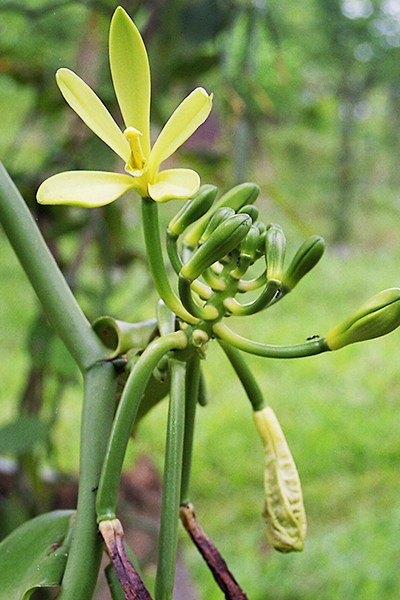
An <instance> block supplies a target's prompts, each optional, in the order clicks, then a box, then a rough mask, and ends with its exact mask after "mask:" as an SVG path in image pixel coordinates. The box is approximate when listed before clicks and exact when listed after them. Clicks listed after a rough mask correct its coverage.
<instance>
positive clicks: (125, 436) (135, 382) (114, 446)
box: [96, 331, 188, 522]
mask: <svg viewBox="0 0 400 600" xmlns="http://www.w3.org/2000/svg"><path fill="white" fill-rule="evenodd" d="M187 344H188V338H187V336H186V334H185V333H184V332H183V331H177V332H175V333H171V334H169V335H166V336H163V337H160V338H157V339H155V340H154V341H153V342H151V344H149V346H147V348H146V350H145V351H144V352H143V354H142V355H141V357H140V358H139V360H138V361H137V363H136V364H135V366H134V368H133V369H132V371H131V372H130V375H129V377H128V380H127V382H126V384H125V388H124V391H123V393H122V396H121V399H120V402H119V405H118V410H117V413H116V415H115V419H114V424H113V427H112V432H111V436H110V440H109V444H108V448H107V453H106V457H105V460H104V464H103V469H102V472H101V477H100V483H99V490H98V493H97V503H96V508H97V521H98V522H100V521H103V520H107V519H108V520H111V519H114V518H115V510H116V504H117V495H118V486H119V480H120V476H121V471H122V465H123V462H124V457H125V451H126V447H127V445H128V441H129V438H130V434H131V431H132V427H133V424H134V421H135V417H136V414H137V410H138V408H139V404H140V402H141V400H142V396H143V394H144V391H145V389H146V385H147V383H148V381H149V379H150V376H151V374H152V372H153V370H154V369H155V368H156V366H157V363H158V361H159V360H160V359H161V358H162V357H163V356H164V355H165V354H166V353H167V352H169V351H170V350H183V349H184V348H186V346H187Z"/></svg>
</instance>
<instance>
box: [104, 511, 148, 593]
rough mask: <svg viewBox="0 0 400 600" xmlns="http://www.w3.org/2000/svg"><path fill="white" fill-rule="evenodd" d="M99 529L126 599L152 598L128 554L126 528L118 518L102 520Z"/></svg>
mask: <svg viewBox="0 0 400 600" xmlns="http://www.w3.org/2000/svg"><path fill="white" fill-rule="evenodd" d="M99 530H100V533H101V535H102V536H103V539H104V541H105V544H106V547H107V552H108V555H109V557H110V558H111V560H112V561H113V564H114V567H115V570H116V572H117V575H118V579H119V582H120V584H121V586H122V589H123V590H124V594H125V598H126V600H152V597H151V596H150V594H149V592H148V591H147V589H146V586H145V585H144V583H143V581H142V580H141V578H140V576H139V573H138V572H137V571H136V569H135V567H134V566H133V565H132V563H131V561H130V560H129V558H128V555H127V554H126V550H125V545H124V530H123V529H122V525H121V523H120V521H119V520H118V519H112V520H110V521H101V523H100V524H99Z"/></svg>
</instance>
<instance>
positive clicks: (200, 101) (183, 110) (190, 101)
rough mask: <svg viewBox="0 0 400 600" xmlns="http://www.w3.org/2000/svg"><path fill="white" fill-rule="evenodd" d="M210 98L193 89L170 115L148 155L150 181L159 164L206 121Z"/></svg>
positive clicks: (202, 91)
mask: <svg viewBox="0 0 400 600" xmlns="http://www.w3.org/2000/svg"><path fill="white" fill-rule="evenodd" d="M211 107H212V96H209V95H208V94H207V92H206V91H205V90H204V89H203V88H197V89H195V90H194V91H193V92H192V93H191V94H189V96H187V98H185V100H183V102H181V104H180V105H179V106H178V108H177V109H176V110H175V112H174V113H173V114H172V115H171V117H170V118H169V120H168V121H167V123H166V124H165V126H164V128H163V130H162V131H161V133H160V135H159V136H158V138H157V140H156V142H155V144H154V146H153V149H152V151H151V155H150V161H149V172H150V175H149V177H150V179H152V178H153V177H154V176H155V174H156V172H157V169H158V167H159V166H160V164H161V163H162V162H163V161H164V160H165V159H166V158H168V157H169V156H171V154H173V153H174V152H175V150H176V149H177V148H179V146H181V145H182V144H183V142H185V141H186V140H187V139H188V138H189V137H190V136H191V135H192V134H193V133H194V132H195V131H196V129H197V128H198V127H199V126H200V125H201V124H202V123H203V122H204V121H205V120H206V119H207V117H208V115H209V114H210V111H211Z"/></svg>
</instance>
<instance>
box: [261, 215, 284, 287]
mask: <svg viewBox="0 0 400 600" xmlns="http://www.w3.org/2000/svg"><path fill="white" fill-rule="evenodd" d="M285 251H286V237H285V234H284V233H283V230H282V227H280V225H270V226H269V227H268V229H267V237H266V240H265V260H266V263H267V279H277V280H278V281H281V280H282V275H283V263H284V260H285Z"/></svg>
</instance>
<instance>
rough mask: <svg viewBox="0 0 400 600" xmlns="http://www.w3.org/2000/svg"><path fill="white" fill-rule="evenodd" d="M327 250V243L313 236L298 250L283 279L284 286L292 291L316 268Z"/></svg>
mask: <svg viewBox="0 0 400 600" xmlns="http://www.w3.org/2000/svg"><path fill="white" fill-rule="evenodd" d="M324 250H325V241H324V240H323V239H322V237H319V236H318V235H312V236H311V237H309V238H308V240H306V241H305V242H304V243H303V244H302V245H301V246H300V248H299V249H298V250H297V252H296V254H295V255H294V257H293V259H292V262H291V263H290V265H289V267H288V269H287V270H286V271H285V273H284V275H283V279H282V283H283V285H284V286H285V287H286V288H287V289H288V290H292V289H293V288H294V287H295V286H296V285H297V284H298V283H299V281H300V279H301V278H302V277H304V275H307V273H308V272H309V271H311V269H313V268H314V267H315V265H316V264H317V263H318V261H319V260H320V258H321V257H322V255H323V253H324Z"/></svg>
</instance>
